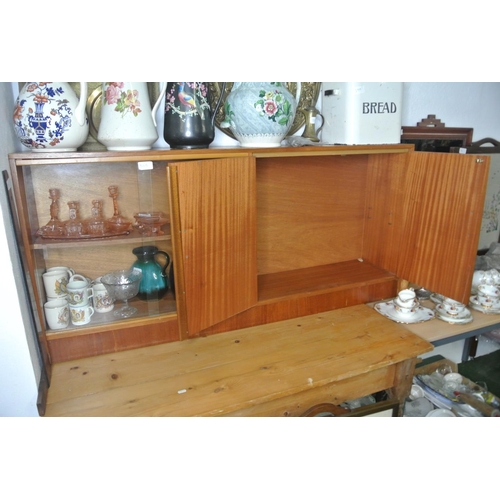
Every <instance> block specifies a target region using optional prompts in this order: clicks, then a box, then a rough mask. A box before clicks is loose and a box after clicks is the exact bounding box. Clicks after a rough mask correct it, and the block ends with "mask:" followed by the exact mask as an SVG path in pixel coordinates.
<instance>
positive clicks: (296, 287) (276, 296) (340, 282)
mask: <svg viewBox="0 0 500 500" xmlns="http://www.w3.org/2000/svg"><path fill="white" fill-rule="evenodd" d="M396 282H397V277H396V276H395V275H394V274H392V273H389V272H387V271H385V270H384V269H379V268H377V267H375V266H372V265H370V264H368V263H367V262H362V261H358V260H352V261H348V262H340V263H338V264H324V265H322V266H316V267H313V268H306V269H294V270H292V271H282V272H278V273H272V274H263V275H260V276H259V277H258V287H259V302H265V301H273V300H281V299H282V298H283V297H288V296H302V295H308V296H310V295H317V294H321V293H325V292H328V291H341V290H349V289H353V288H359V287H365V286H367V285H369V284H376V283H394V284H395V283H396Z"/></svg>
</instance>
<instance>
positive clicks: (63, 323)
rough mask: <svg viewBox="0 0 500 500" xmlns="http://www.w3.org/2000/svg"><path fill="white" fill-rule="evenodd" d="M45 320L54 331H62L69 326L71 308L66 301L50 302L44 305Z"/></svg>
mask: <svg viewBox="0 0 500 500" xmlns="http://www.w3.org/2000/svg"><path fill="white" fill-rule="evenodd" d="M43 309H44V311H45V320H46V321H47V325H48V326H49V328H50V329H52V330H61V329H62V328H67V326H68V325H69V306H68V301H67V300H66V299H54V300H49V301H47V302H46V303H45V304H44V305H43Z"/></svg>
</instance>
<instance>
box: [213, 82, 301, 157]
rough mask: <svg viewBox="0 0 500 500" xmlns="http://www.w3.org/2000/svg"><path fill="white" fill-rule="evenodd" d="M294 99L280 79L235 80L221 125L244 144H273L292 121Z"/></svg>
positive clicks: (273, 145) (270, 145)
mask: <svg viewBox="0 0 500 500" xmlns="http://www.w3.org/2000/svg"><path fill="white" fill-rule="evenodd" d="M299 92H300V85H298V86H297V94H299ZM297 101H298V99H296V98H294V97H293V95H292V94H291V93H290V92H289V91H288V89H287V88H286V86H285V85H284V84H283V83H281V82H237V83H234V85H233V88H232V89H231V92H230V94H229V95H228V97H227V99H226V102H225V105H224V111H225V119H224V120H223V121H222V123H221V124H220V126H221V128H230V129H231V132H232V133H233V134H234V136H235V137H236V139H238V141H239V142H240V144H241V145H242V146H244V147H254V148H257V147H276V146H279V145H280V144H281V141H282V140H283V139H284V138H285V137H286V134H287V133H288V131H289V130H290V128H291V126H292V124H293V120H294V118H295V112H296V110H297Z"/></svg>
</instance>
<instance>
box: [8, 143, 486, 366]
mask: <svg viewBox="0 0 500 500" xmlns="http://www.w3.org/2000/svg"><path fill="white" fill-rule="evenodd" d="M127 162H131V163H137V162H154V164H155V168H161V169H163V168H164V169H165V171H164V177H162V178H164V180H165V182H163V181H161V182H155V189H156V188H159V189H161V190H163V192H164V194H165V198H166V199H167V198H168V207H169V210H170V216H171V238H172V240H171V242H170V243H169V244H170V245H171V250H170V251H171V252H172V254H173V262H174V270H175V273H174V274H175V289H176V297H175V304H176V306H175V308H174V310H169V311H168V312H166V313H162V314H159V315H156V314H155V315H152V316H151V317H146V318H143V319H141V318H136V319H134V320H130V321H128V322H127V321H122V322H119V323H109V324H104V325H91V326H90V327H88V328H84V329H81V330H78V331H76V330H72V331H70V332H67V333H64V332H63V333H57V334H54V333H50V332H46V331H45V326H41V330H42V331H41V335H44V336H45V335H46V334H48V345H49V350H51V358H52V361H53V362H54V361H60V360H64V359H76V358H78V357H85V356H91V355H95V354H101V353H106V352H113V351H118V350H123V349H131V348H134V347H140V346H142V345H151V344H155V343H163V342H171V341H175V340H182V339H186V338H191V337H196V336H203V335H209V334H213V333H218V332H224V331H229V330H234V329H240V328H245V327H250V326H255V325H261V324H267V323H271V322H275V321H280V320H285V319H290V318H295V317H299V316H305V315H308V314H315V313H318V312H323V311H327V310H333V309H339V308H343V307H347V306H352V305H357V304H362V303H366V302H370V301H374V300H381V299H384V298H388V297H391V296H393V295H394V294H395V293H396V292H397V289H398V286H401V284H402V280H403V284H407V282H411V283H415V284H418V285H419V286H423V287H425V288H428V289H430V290H433V291H435V292H438V293H442V294H443V295H447V296H450V297H453V298H455V299H457V300H460V301H461V302H467V301H468V296H469V291H470V283H471V281H472V273H473V270H474V263H475V256H476V250H477V241H478V237H479V230H480V222H481V212H482V208H483V201H484V194H485V190H486V182H487V176H488V166H489V158H488V157H481V156H473V155H458V154H439V153H423V152H414V151H413V146H411V145H407V144H401V145H379V146H331V147H330V146H328V147H304V148H269V149H267V148H265V149H258V150H257V149H255V150H251V149H243V148H235V149H225V148H220V149H217V148H214V149H207V150H191V151H190V150H179V151H175V150H165V151H145V152H128V153H115V152H95V153H92V152H86V153H43V154H35V153H28V154H13V155H10V165H11V175H12V180H13V186H14V190H15V195H16V205H17V210H18V216H19V220H20V221H21V234H22V239H23V247H24V248H25V250H26V252H25V254H26V255H25V257H26V264H27V267H28V269H29V272H30V276H31V279H32V281H33V282H34V283H36V282H37V280H39V276H40V273H41V272H43V269H42V267H43V266H42V264H43V262H40V261H39V260H37V258H35V254H36V252H35V251H34V249H33V247H34V240H33V234H34V231H35V230H36V229H37V228H36V227H34V222H33V220H34V217H35V215H36V203H35V200H34V198H35V194H37V190H38V189H39V186H38V183H39V181H38V178H37V176H35V177H36V178H35V179H33V178H32V175H31V174H32V171H35V170H36V171H38V170H39V169H44V168H47V169H49V168H53V167H54V165H61V167H60V170H58V172H59V175H65V170H66V171H68V172H70V171H73V172H74V171H75V169H76V170H78V169H79V168H81V169H82V166H83V165H85V166H86V167H85V168H83V169H82V170H81V171H82V172H86V173H85V176H86V177H89V178H90V179H87V178H85V179H84V180H85V182H87V181H88V182H90V184H91V185H94V186H101V187H102V182H101V180H100V179H101V177H102V176H103V175H104V174H105V173H106V169H108V168H109V167H110V166H111V165H113V164H117V163H120V164H123V163H127ZM136 182H137V181H136ZM77 187H78V186H76V187H75V189H76V188H77ZM80 187H82V186H80ZM104 187H105V184H104ZM86 189H91V188H89V186H88V185H86ZM86 192H91V191H86ZM43 196H45V194H43ZM106 246H107V243H106V242H103V248H106ZM84 249H85V245H84V244H82V245H81V249H80V251H82V252H83V251H84ZM75 251H76V250H75ZM128 251H129V250H128V248H126V247H124V252H128ZM40 252H42V253H43V249H42V250H38V254H36V255H39V254H40ZM116 255H117V256H118V253H116ZM117 258H118V257H117ZM42 261H43V259H42ZM62 264H63V263H61V265H62ZM33 297H34V307H35V309H36V311H37V314H38V317H39V319H40V322H41V323H42V325H44V324H45V323H44V318H43V296H41V295H40V293H39V292H38V291H37V290H36V287H35V290H34V294H33ZM170 300H172V298H170Z"/></svg>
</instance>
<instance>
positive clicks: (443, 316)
mask: <svg viewBox="0 0 500 500" xmlns="http://www.w3.org/2000/svg"><path fill="white" fill-rule="evenodd" d="M434 312H435V313H436V318H437V319H440V320H442V321H446V322H447V323H453V324H457V325H466V324H467V323H470V322H471V321H472V320H473V319H474V317H473V316H472V313H471V312H470V311H469V310H468V309H467V308H465V309H464V310H463V311H461V312H460V313H459V314H455V315H451V314H448V313H447V312H446V309H445V308H444V307H443V305H442V304H438V305H437V306H436V308H435V309H434Z"/></svg>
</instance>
